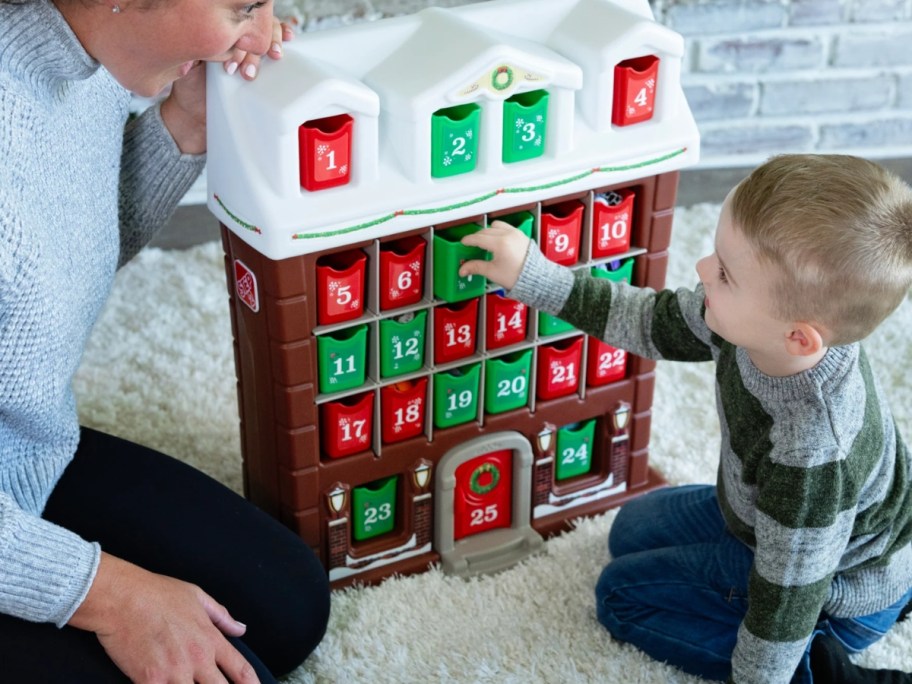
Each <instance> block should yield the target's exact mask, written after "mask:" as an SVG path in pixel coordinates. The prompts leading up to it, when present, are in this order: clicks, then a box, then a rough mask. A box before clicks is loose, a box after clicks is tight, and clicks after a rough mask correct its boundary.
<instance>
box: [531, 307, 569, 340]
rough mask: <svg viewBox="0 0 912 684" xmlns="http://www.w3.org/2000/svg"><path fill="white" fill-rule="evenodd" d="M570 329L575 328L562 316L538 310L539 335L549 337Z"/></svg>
mask: <svg viewBox="0 0 912 684" xmlns="http://www.w3.org/2000/svg"><path fill="white" fill-rule="evenodd" d="M571 330H576V328H574V327H573V326H572V325H570V324H569V323H567V321H565V320H563V319H562V318H558V317H557V316H552V315H551V314H549V313H545V312H544V311H539V312H538V336H539V337H550V336H552V335H559V334H561V333H565V332H570V331H571Z"/></svg>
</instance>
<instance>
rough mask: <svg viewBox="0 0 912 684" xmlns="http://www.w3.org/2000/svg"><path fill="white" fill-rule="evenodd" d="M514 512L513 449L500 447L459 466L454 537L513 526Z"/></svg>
mask: <svg viewBox="0 0 912 684" xmlns="http://www.w3.org/2000/svg"><path fill="white" fill-rule="evenodd" d="M512 515H513V451H512V450H511V449H501V450H500V451H492V452H490V453H487V454H483V455H482V456H477V457H475V458H473V459H472V460H470V461H466V462H465V463H463V464H462V465H460V466H459V467H458V468H456V488H455V490H454V495H453V538H454V539H456V540H458V539H463V538H464V537H468V536H471V535H473V534H479V533H480V532H487V531H488V530H493V529H498V528H501V527H510V525H511V524H512Z"/></svg>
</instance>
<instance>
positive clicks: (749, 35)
mask: <svg viewBox="0 0 912 684" xmlns="http://www.w3.org/2000/svg"><path fill="white" fill-rule="evenodd" d="M476 1H479V0H278V3H279V7H280V8H293V9H294V11H295V12H296V13H298V16H299V17H300V18H301V19H302V20H303V21H304V24H305V29H306V30H319V29H320V28H324V27H327V26H333V25H338V24H340V23H349V22H353V21H363V20H370V19H376V18H379V17H382V16H391V15H396V14H404V13H409V12H414V11H417V10H420V9H422V8H424V7H429V6H436V7H452V6H456V5H465V4H469V3H471V2H476ZM482 1H483V0H482ZM653 11H654V12H655V14H656V17H657V18H658V19H659V21H661V22H662V23H664V24H666V25H667V26H669V27H671V28H673V29H675V30H676V31H678V32H680V33H681V34H682V35H683V36H684V37H685V40H686V43H687V52H686V58H685V64H684V69H683V76H682V79H683V84H684V88H685V92H686V94H687V98H688V101H689V102H690V106H691V108H692V109H693V112H694V115H695V117H696V119H697V123H698V125H699V128H700V132H701V136H702V145H703V153H702V161H701V163H700V166H701V167H703V168H709V167H720V166H751V165H754V164H756V163H758V162H760V161H762V160H763V159H765V158H767V157H768V156H769V155H770V154H773V153H777V152H813V151H817V152H847V153H852V154H859V155H862V156H867V157H871V158H888V157H908V156H912V0H653ZM302 39H303V40H306V37H304V38H302Z"/></svg>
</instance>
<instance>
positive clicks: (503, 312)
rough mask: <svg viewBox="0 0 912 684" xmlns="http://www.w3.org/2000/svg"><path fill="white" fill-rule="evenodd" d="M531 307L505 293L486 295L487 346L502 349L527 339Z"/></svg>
mask: <svg viewBox="0 0 912 684" xmlns="http://www.w3.org/2000/svg"><path fill="white" fill-rule="evenodd" d="M528 317H529V307H527V306H526V305H525V304H523V303H521V302H517V301H516V300H515V299H509V298H508V297H504V296H503V294H500V293H498V292H492V293H491V294H489V295H486V296H485V347H486V348H487V349H489V350H490V349H500V348H501V347H507V346H509V345H511V344H517V343H518V342H522V341H523V340H525V339H526V328H527V324H528Z"/></svg>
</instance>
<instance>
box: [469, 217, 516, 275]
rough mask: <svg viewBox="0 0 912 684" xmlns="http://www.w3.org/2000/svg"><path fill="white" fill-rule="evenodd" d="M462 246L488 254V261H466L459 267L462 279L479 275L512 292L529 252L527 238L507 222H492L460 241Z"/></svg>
mask: <svg viewBox="0 0 912 684" xmlns="http://www.w3.org/2000/svg"><path fill="white" fill-rule="evenodd" d="M462 244H464V245H466V246H467V247H481V249H483V250H485V251H487V252H490V253H491V260H490V261H482V260H480V259H473V260H471V261H466V262H465V263H464V264H463V265H462V266H460V267H459V275H460V276H461V277H463V278H465V277H466V276H470V275H481V276H484V277H485V278H487V279H488V280H491V281H493V282H495V283H497V284H498V285H500V286H501V287H503V288H505V289H507V290H511V289H513V286H514V285H516V281H517V280H518V279H519V274H520V272H521V271H522V267H523V263H525V261H526V251H527V250H528V249H529V238H528V237H526V236H525V234H523V232H522V231H521V230H519V229H517V228H514V227H513V226H511V225H510V224H509V223H504V222H503V221H494V222H492V223H491V225H490V226H489V227H487V228H485V229H484V230H479V231H478V232H476V233H470V234H469V235H466V236H465V237H464V238H462Z"/></svg>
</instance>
